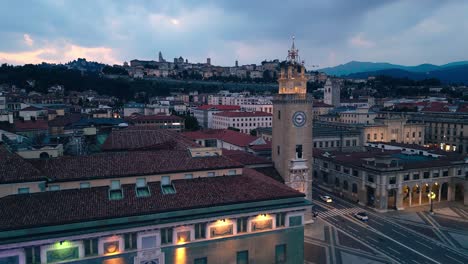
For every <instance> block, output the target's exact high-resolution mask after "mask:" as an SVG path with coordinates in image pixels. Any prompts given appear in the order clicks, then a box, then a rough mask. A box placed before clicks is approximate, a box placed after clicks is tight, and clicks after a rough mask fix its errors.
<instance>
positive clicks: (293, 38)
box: [291, 35, 296, 50]
mask: <svg viewBox="0 0 468 264" xmlns="http://www.w3.org/2000/svg"><path fill="white" fill-rule="evenodd" d="M295 39H296V37H295V36H294V35H293V36H292V47H291V49H292V50H294V49H295V47H294V40H295Z"/></svg>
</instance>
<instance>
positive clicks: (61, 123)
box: [49, 114, 82, 127]
mask: <svg viewBox="0 0 468 264" xmlns="http://www.w3.org/2000/svg"><path fill="white" fill-rule="evenodd" d="M81 117H82V115H81V114H66V115H64V116H57V117H56V118H54V119H53V120H51V121H49V126H51V127H65V126H68V125H71V124H73V123H76V122H78V121H80V119H81Z"/></svg>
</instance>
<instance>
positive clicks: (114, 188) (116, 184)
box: [109, 180, 123, 200]
mask: <svg viewBox="0 0 468 264" xmlns="http://www.w3.org/2000/svg"><path fill="white" fill-rule="evenodd" d="M122 198H123V192H122V189H121V188H120V181H119V180H114V181H111V186H110V190H109V199H110V200H120V199H122Z"/></svg>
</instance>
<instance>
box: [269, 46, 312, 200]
mask: <svg viewBox="0 0 468 264" xmlns="http://www.w3.org/2000/svg"><path fill="white" fill-rule="evenodd" d="M298 52H299V50H298V49H296V47H295V45H294V38H293V43H292V47H291V49H290V50H289V51H288V57H287V59H286V61H284V62H282V63H281V64H280V67H281V72H280V76H279V79H278V82H279V90H278V94H277V95H275V97H274V99H273V111H274V114H273V135H272V136H273V140H272V150H271V151H272V158H273V162H274V164H275V168H276V170H277V171H278V172H279V174H280V175H281V177H283V179H284V182H285V183H286V185H288V186H290V187H292V188H294V189H296V190H298V191H301V192H303V193H305V194H306V197H307V199H309V200H312V145H313V143H312V113H313V112H312V101H313V98H312V97H311V96H308V95H307V77H306V76H305V68H304V65H303V63H302V62H299V53H298Z"/></svg>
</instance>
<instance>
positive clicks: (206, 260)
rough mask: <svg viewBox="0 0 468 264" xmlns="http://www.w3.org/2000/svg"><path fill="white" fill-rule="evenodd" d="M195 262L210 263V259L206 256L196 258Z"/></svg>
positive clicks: (196, 263)
mask: <svg viewBox="0 0 468 264" xmlns="http://www.w3.org/2000/svg"><path fill="white" fill-rule="evenodd" d="M193 264H208V259H207V258H206V257H204V258H196V259H195V260H194V261H193Z"/></svg>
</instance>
